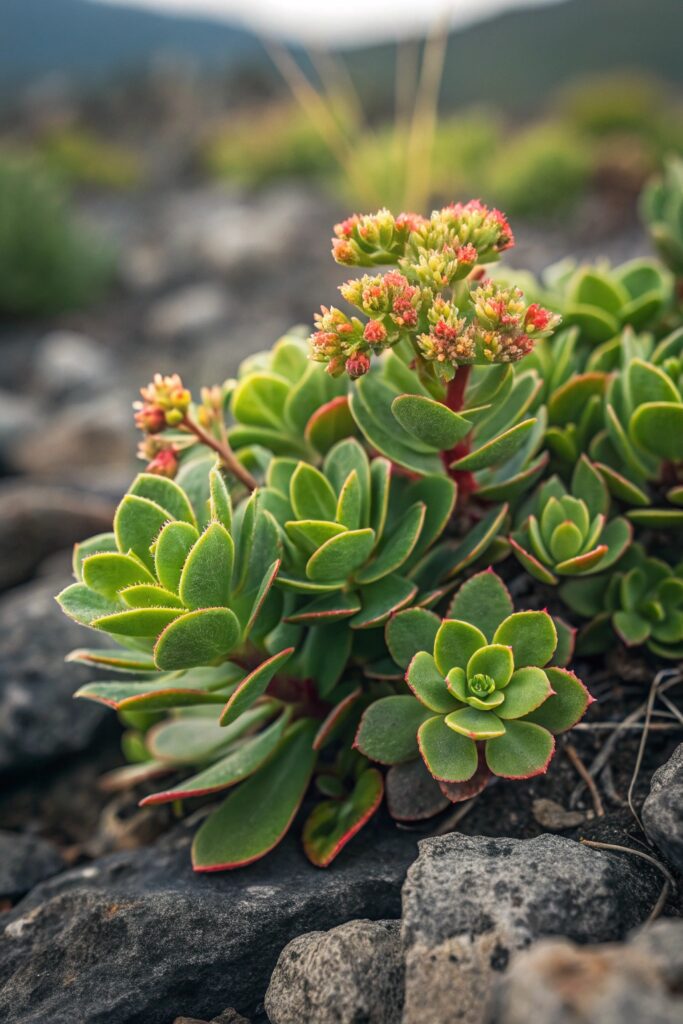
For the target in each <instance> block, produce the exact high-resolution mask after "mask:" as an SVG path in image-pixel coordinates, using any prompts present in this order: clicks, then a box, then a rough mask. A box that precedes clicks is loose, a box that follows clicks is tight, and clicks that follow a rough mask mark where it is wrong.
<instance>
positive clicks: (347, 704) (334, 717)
mask: <svg viewBox="0 0 683 1024" xmlns="http://www.w3.org/2000/svg"><path fill="white" fill-rule="evenodd" d="M362 693H363V690H362V687H360V686H358V687H356V689H355V690H352V691H351V693H350V694H349V695H348V696H347V697H344V699H343V700H341V701H340V702H339V704H336V705H335V707H333V708H332V710H331V711H330V713H329V715H328V716H327V718H325V720H324V721H323V723H322V725H321V726H320V728H319V729H318V731H317V733H316V734H315V739H314V740H313V749H314V750H322V749H323V747H324V746H326V745H327V743H328V741H329V740H331V739H332V738H333V736H334V733H335V731H336V729H337V727H338V726H339V725H341V723H342V722H344V721H345V720H346V718H347V716H348V714H349V712H350V711H351V709H352V708H353V706H354V704H356V703H357V702H358V699H359V698H360V696H361V695H362Z"/></svg>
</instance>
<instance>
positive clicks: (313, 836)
mask: <svg viewBox="0 0 683 1024" xmlns="http://www.w3.org/2000/svg"><path fill="white" fill-rule="evenodd" d="M383 794H384V780H383V778H382V774H381V772H379V771H377V769H376V768H366V770H365V771H364V772H363V773H362V774H361V775H360V776H359V777H358V779H357V781H356V784H355V786H354V789H353V792H352V793H351V794H350V795H349V796H348V797H347V798H346V799H345V800H342V801H339V800H325V801H323V802H322V803H320V804H318V805H317V807H315V808H314V809H313V810H312V811H311V813H310V815H309V816H308V818H307V819H306V822H305V824H304V828H303V835H302V840H303V846H304V852H305V854H306V856H307V857H308V859H309V860H310V861H311V863H312V864H315V866H316V867H318V868H326V867H328V866H329V865H330V864H331V863H332V861H333V860H334V859H335V857H336V856H337V855H338V854H339V853H340V851H341V850H343V848H344V847H345V846H346V844H347V843H348V842H349V840H350V839H353V837H354V836H355V835H356V833H357V832H359V831H360V830H361V828H362V827H363V825H365V823H366V822H367V821H369V819H370V818H371V817H372V815H373V814H374V813H375V811H376V810H377V808H378V807H379V805H380V803H381V802H382V796H383Z"/></svg>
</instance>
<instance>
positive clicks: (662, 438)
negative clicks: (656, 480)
mask: <svg viewBox="0 0 683 1024" xmlns="http://www.w3.org/2000/svg"><path fill="white" fill-rule="evenodd" d="M631 433H632V435H633V437H634V438H635V440H636V441H637V442H638V444H639V445H641V447H643V448H645V450H646V451H648V452H651V453H652V454H653V455H657V456H658V457H659V458H661V459H671V460H672V461H676V460H680V459H681V458H682V457H683V442H682V441H681V438H683V402H681V401H680V400H679V401H678V402H677V403H674V402H647V403H645V404H644V405H641V406H639V407H638V408H637V409H636V411H635V412H634V414H633V416H632V417H631Z"/></svg>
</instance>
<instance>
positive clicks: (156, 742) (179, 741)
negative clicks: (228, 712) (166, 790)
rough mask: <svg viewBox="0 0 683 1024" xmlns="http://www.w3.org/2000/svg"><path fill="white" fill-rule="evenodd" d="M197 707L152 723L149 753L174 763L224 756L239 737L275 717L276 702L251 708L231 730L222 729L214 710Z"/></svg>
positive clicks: (200, 761)
mask: <svg viewBox="0 0 683 1024" xmlns="http://www.w3.org/2000/svg"><path fill="white" fill-rule="evenodd" d="M197 710H198V709H197V708H194V709H193V711H192V713H191V714H183V713H182V712H181V713H180V714H179V715H178V713H176V717H174V718H169V719H165V720H164V721H162V722H160V723H159V724H158V725H154V726H152V728H151V729H150V730H149V732H147V733H146V736H145V740H146V744H147V749H148V751H149V753H150V754H151V755H152V757H154V758H155V759H156V760H157V761H172V762H173V763H174V764H178V765H187V764H203V763H205V762H207V761H213V760H215V759H216V758H217V757H220V755H221V754H222V753H224V752H225V750H226V749H227V748H228V747H230V746H231V745H232V744H233V743H234V741H235V740H236V739H239V738H240V737H241V736H242V735H244V734H245V733H247V732H249V731H250V730H253V729H255V728H256V727H257V726H260V725H263V723H264V722H266V721H267V720H268V719H269V718H273V716H274V714H275V708H274V706H273V705H270V706H269V705H266V704H262V705H260V706H259V707H255V708H251V709H250V710H249V711H248V712H246V713H245V714H244V715H243V716H242V717H241V718H240V720H239V722H234V723H233V725H232V726H230V728H229V729H222V728H221V726H220V725H219V724H218V721H217V719H216V717H215V715H214V709H213V708H210V709H209V715H210V717H209V715H205V711H206V709H205V708H200V709H199V710H200V711H201V714H197Z"/></svg>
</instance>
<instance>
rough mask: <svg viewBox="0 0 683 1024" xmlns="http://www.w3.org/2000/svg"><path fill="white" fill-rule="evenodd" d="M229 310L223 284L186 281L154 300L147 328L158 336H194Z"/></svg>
mask: <svg viewBox="0 0 683 1024" xmlns="http://www.w3.org/2000/svg"><path fill="white" fill-rule="evenodd" d="M229 312H230V304H229V301H228V298H227V296H226V293H225V290H224V289H223V288H222V287H220V286H219V285H215V284H211V283H207V284H196V285H189V286H188V287H186V288H183V289H181V290H180V291H177V292H172V293H171V294H170V295H167V296H166V297H165V298H163V299H159V300H157V302H156V303H155V304H154V305H153V306H152V308H151V310H150V313H149V316H148V319H147V330H148V331H149V333H150V334H151V335H154V336H156V337H158V338H178V337H188V336H193V335H196V334H201V332H202V331H205V330H207V329H208V328H211V327H215V326H216V324H219V323H222V322H224V321H225V320H226V319H227V317H228V315H229Z"/></svg>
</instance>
